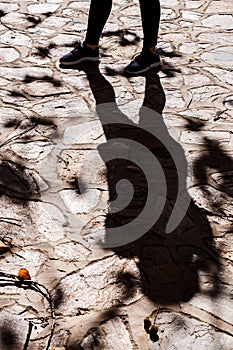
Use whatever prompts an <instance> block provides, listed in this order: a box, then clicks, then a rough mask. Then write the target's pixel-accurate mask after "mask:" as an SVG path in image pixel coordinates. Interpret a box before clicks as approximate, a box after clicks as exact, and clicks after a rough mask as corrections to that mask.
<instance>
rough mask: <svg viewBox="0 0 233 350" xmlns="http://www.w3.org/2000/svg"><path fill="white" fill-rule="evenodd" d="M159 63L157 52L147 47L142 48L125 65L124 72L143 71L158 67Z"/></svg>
mask: <svg viewBox="0 0 233 350" xmlns="http://www.w3.org/2000/svg"><path fill="white" fill-rule="evenodd" d="M160 65H161V62H160V57H159V54H158V52H156V53H152V52H151V51H150V50H149V49H147V50H142V52H140V53H138V54H137V55H136V56H134V58H133V59H132V61H131V62H130V64H128V66H126V67H125V72H126V73H129V74H138V73H144V72H146V71H148V70H149V69H151V68H155V67H159V66H160Z"/></svg>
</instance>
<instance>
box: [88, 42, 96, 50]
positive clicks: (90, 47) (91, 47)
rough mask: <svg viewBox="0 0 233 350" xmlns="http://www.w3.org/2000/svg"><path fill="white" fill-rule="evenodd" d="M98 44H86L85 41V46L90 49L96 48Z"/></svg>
mask: <svg viewBox="0 0 233 350" xmlns="http://www.w3.org/2000/svg"><path fill="white" fill-rule="evenodd" d="M98 46H99V45H91V44H87V43H86V47H88V48H89V49H92V50H95V49H97V47H98Z"/></svg>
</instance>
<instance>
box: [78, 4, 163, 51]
mask: <svg viewBox="0 0 233 350" xmlns="http://www.w3.org/2000/svg"><path fill="white" fill-rule="evenodd" d="M139 3H140V10H141V19H142V28H143V34H144V40H143V48H144V49H147V48H150V47H153V46H156V45H157V36H158V30H159V19H160V3H159V0H139ZM111 8H112V0H91V5H90V11H89V18H88V27H87V34H86V39H85V40H86V42H87V43H88V44H90V45H98V44H99V40H100V36H101V33H102V31H103V28H104V26H105V23H106V22H107V19H108V17H109V15H110V12H111Z"/></svg>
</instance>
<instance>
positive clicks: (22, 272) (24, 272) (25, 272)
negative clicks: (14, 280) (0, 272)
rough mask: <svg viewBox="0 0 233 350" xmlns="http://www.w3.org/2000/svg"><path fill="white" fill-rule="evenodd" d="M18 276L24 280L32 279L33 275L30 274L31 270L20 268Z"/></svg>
mask: <svg viewBox="0 0 233 350" xmlns="http://www.w3.org/2000/svg"><path fill="white" fill-rule="evenodd" d="M18 277H19V278H20V279H23V280H30V279H31V276H30V274H29V271H28V270H27V269H25V268H22V269H19V271H18Z"/></svg>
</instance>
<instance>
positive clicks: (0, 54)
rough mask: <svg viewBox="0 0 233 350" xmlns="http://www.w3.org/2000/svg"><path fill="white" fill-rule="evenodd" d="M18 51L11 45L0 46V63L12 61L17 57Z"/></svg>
mask: <svg viewBox="0 0 233 350" xmlns="http://www.w3.org/2000/svg"><path fill="white" fill-rule="evenodd" d="M19 56H20V55H19V53H18V51H17V50H15V49H14V48H13V47H9V48H8V47H4V48H0V63H5V62H13V61H15V60H17V58H19Z"/></svg>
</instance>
